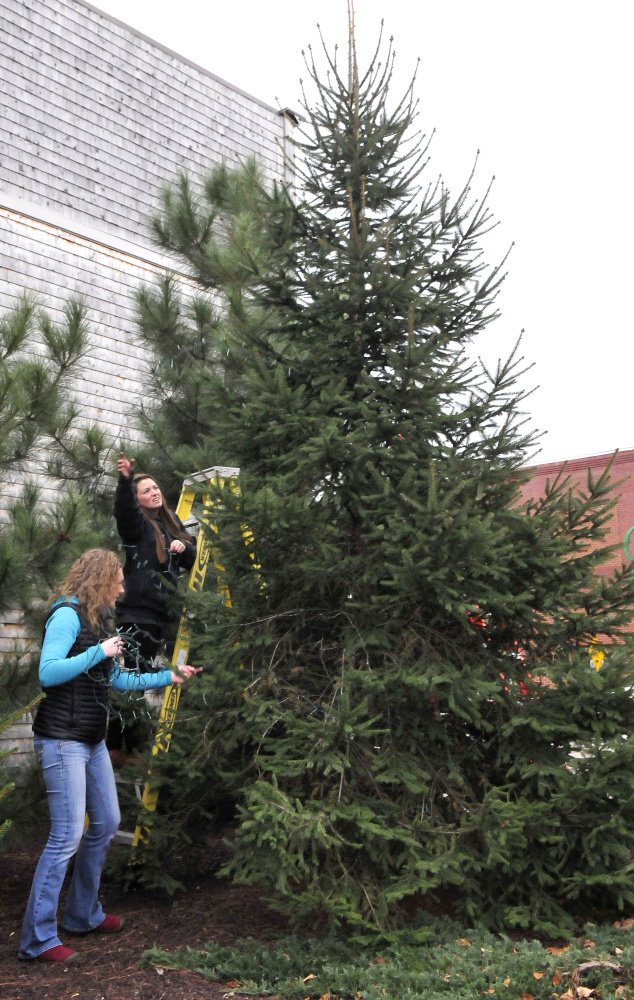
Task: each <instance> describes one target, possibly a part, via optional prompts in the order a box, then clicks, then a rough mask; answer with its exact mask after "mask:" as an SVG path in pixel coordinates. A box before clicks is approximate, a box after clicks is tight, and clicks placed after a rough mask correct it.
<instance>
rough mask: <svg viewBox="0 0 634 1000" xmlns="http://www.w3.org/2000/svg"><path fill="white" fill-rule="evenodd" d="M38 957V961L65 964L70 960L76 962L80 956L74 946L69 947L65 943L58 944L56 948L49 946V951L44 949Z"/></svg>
mask: <svg viewBox="0 0 634 1000" xmlns="http://www.w3.org/2000/svg"><path fill="white" fill-rule="evenodd" d="M36 957H37V960H38V962H61V963H62V964H63V965H68V963H69V962H74V961H75V959H76V958H78V957H79V956H78V954H77V952H76V951H73V949H72V948H67V947H66V946H65V945H63V944H57V945H55V947H54V948H49V949H48V951H43V952H41V954H39V955H37V956H36Z"/></svg>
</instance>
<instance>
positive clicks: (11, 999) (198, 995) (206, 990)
mask: <svg viewBox="0 0 634 1000" xmlns="http://www.w3.org/2000/svg"><path fill="white" fill-rule="evenodd" d="M45 841H46V833H44V834H41V835H37V836H35V837H34V838H33V839H32V840H31V841H29V842H28V843H26V844H25V843H24V842H22V843H20V844H19V845H16V844H13V845H11V846H10V848H9V849H7V850H5V852H4V853H3V854H2V855H0V998H2V1000H72V998H78V1000H137V998H142V1000H220V998H221V997H225V996H226V995H227V994H230V996H231V997H235V1000H238V997H239V996H240V992H239V990H235V988H233V987H232V986H230V985H229V984H222V983H219V984H216V983H208V982H206V981H205V980H204V979H202V977H200V976H198V975H196V974H195V973H190V972H180V971H176V970H169V969H165V970H163V972H162V974H159V972H157V970H156V969H154V968H150V969H141V968H139V965H138V963H139V959H140V958H141V955H142V954H143V952H144V951H145V950H146V949H147V948H151V947H153V946H155V945H156V946H158V947H161V948H166V949H169V950H174V949H176V948H183V947H185V946H187V945H189V947H191V948H201V947H202V946H203V945H204V944H205V943H206V942H207V941H216V942H218V943H219V944H222V945H231V944H233V943H235V941H236V940H238V939H240V938H245V937H256V938H271V937H275V936H277V935H279V934H281V933H283V931H284V929H285V926H284V920H283V918H282V917H280V916H279V914H276V913H274V912H273V911H272V910H269V909H268V908H267V907H266V905H265V904H264V903H263V902H262V901H261V899H260V892H259V891H258V890H257V889H256V888H252V887H250V886H249V887H242V886H233V885H231V884H230V883H229V882H226V881H224V880H221V879H218V878H216V877H215V875H214V871H215V870H217V868H218V867H219V865H220V863H221V862H222V861H223V860H224V858H222V857H221V856H218V855H221V854H222V849H220V850H219V852H217V855H216V856H214V851H213V850H209V849H208V848H206V849H205V850H202V851H194V852H192V854H191V856H189V857H188V858H186V859H183V861H184V862H185V864H184V868H183V870H184V872H185V875H183V871H179V872H178V877H179V878H180V879H181V881H185V882H186V885H187V892H185V893H177V894H176V895H175V896H174V897H172V898H168V897H166V896H164V895H159V894H154V893H149V892H144V891H142V890H135V891H133V892H123V891H122V890H121V889H120V888H119V887H118V886H117V885H116V884H114V883H113V882H112V880H109V879H108V878H107V876H104V879H103V881H102V892H101V894H100V898H101V901H102V903H103V905H104V909H105V910H106V911H107V912H108V913H117V914H120V915H121V916H123V917H125V920H126V928H125V929H124V930H123V931H122V932H121V933H120V934H96V933H94V934H89V935H87V936H85V937H71V936H70V935H66V936H62V941H63V943H64V944H67V945H68V946H69V947H72V948H74V949H75V951H77V952H79V953H80V958H79V960H78V961H77V962H74V963H72V964H71V965H69V966H67V967H66V968H64V967H61V968H60V967H59V966H57V965H46V964H44V963H39V962H21V961H19V960H18V958H17V955H16V953H17V947H18V941H19V937H20V929H21V926H22V918H23V915H24V910H25V907H26V903H27V899H28V895H29V891H30V888H31V880H32V878H33V872H34V870H35V865H36V863H37V859H38V857H39V854H40V852H41V850H42V848H43V846H44V843H45ZM112 850H116V851H123V852H125V851H126V850H127V851H129V848H126V847H114V848H112ZM62 905H63V895H62V900H61V905H60V913H61V910H62Z"/></svg>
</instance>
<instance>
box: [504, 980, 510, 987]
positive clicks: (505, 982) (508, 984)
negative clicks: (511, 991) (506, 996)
mask: <svg viewBox="0 0 634 1000" xmlns="http://www.w3.org/2000/svg"><path fill="white" fill-rule="evenodd" d="M502 985H503V986H510V985H511V980H510V979H505V980H504V982H503V984H502Z"/></svg>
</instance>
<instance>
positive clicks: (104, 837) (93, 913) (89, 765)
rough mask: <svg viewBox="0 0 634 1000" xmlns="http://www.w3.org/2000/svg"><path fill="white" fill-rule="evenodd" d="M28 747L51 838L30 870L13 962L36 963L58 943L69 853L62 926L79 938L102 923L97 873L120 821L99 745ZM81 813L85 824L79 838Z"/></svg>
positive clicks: (42, 742)
mask: <svg viewBox="0 0 634 1000" xmlns="http://www.w3.org/2000/svg"><path fill="white" fill-rule="evenodd" d="M33 742H34V744H35V752H36V754H37V759H38V761H39V763H40V765H41V767H42V771H43V773H44V783H45V784H46V792H47V795H48V805H49V809H50V813H51V833H50V836H49V838H48V842H47V844H46V847H45V848H44V851H43V853H42V856H41V858H40V860H39V863H38V866H37V868H36V870H35V877H34V879H33V885H32V887H31V895H30V896H29V902H28V906H27V908H26V914H25V917H24V924H23V926H22V938H21V941H20V951H19V952H18V957H19V958H36V957H37V956H38V955H40V954H41V953H42V952H43V951H48V949H49V948H54V947H55V946H56V945H58V944H61V941H60V940H59V938H58V936H57V902H58V899H59V892H60V889H61V887H62V882H63V881H64V875H65V874H66V869H67V867H68V862H69V861H70V859H71V858H72V856H73V854H75V852H77V857H76V858H75V869H74V871H73V877H72V880H71V883H70V888H69V890H68V897H67V900H66V907H65V910H64V918H63V920H62V926H63V927H64V929H65V930H67V931H71V932H74V933H75V934H83V933H85V932H86V931H91V930H94V928H95V927H98V926H99V924H100V923H101V922H102V920H103V919H104V917H105V914H104V911H103V909H102V907H101V903H100V902H99V900H98V899H97V893H98V892H99V881H100V879H101V870H102V868H103V865H104V861H105V859H106V852H107V850H108V846H109V844H110V841H111V840H112V838H113V837H114V835H115V833H116V832H117V827H118V826H119V822H120V819H121V814H120V812H119V803H118V801H117V789H116V786H115V783H114V774H113V771H112V764H111V763H110V757H109V756H108V751H107V750H106V744H105V743H104V741H103V740H102V741H101V743H97V744H96V746H89V745H88V744H87V743H78V742H77V741H76V740H55V739H43V738H41V737H39V736H36V737H35V739H34V741H33ZM86 813H88V820H89V822H88V827H87V828H86V832H85V833H83V830H84V817H85V814H86ZM82 833H83V837H82ZM80 841H81V843H80ZM78 847H79V850H78Z"/></svg>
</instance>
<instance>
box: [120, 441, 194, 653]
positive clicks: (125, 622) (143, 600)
mask: <svg viewBox="0 0 634 1000" xmlns="http://www.w3.org/2000/svg"><path fill="white" fill-rule="evenodd" d="M133 466H134V459H131V460H130V459H128V458H126V456H125V455H124V454H123V452H121V454H120V456H119V460H118V462H117V469H118V471H119V482H118V483H117V492H116V495H115V503H114V515H115V520H116V522H117V530H118V532H119V535H120V536H121V541H122V542H123V545H124V548H125V553H126V558H125V566H124V568H123V575H124V577H125V596H124V597H122V598H121V600H120V601H119V602H118V603H117V610H116V622H117V627H118V628H119V630H120V631H121V632H122V634H123V635H124V637H125V639H126V648H125V649H124V656H125V662H126V666H127V667H128V668H129V669H132V668H134V667H136V668H137V669H139V668H140V669H141V670H152V669H154V666H153V663H152V661H153V659H154V657H155V656H156V655H157V653H158V652H159V651H160V650H161V648H162V647H163V645H164V643H166V642H167V644H168V651H169V653H170V655H171V649H169V646H171V645H173V642H174V640H175V638H176V632H177V629H178V621H179V617H180V612H179V611H178V610H177V609H175V608H174V607H173V601H170V598H173V596H174V594H175V591H176V586H177V583H178V575H179V572H180V570H182V569H185V570H189V569H191V568H192V566H193V565H194V561H195V559H196V548H195V546H194V545H193V544H192V541H193V540H192V538H191V536H190V535H189V534H188V533H187V532H186V531H185V529H184V528H183V525H182V523H181V521H180V520H179V518H178V517H177V516H176V514H174V513H173V511H171V510H170V509H169V507H168V506H167V505H166V504H165V502H164V500H163V495H162V493H161V490H160V488H159V486H158V485H157V483H156V480H155V479H154V478H153V477H152V476H149V475H133Z"/></svg>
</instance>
